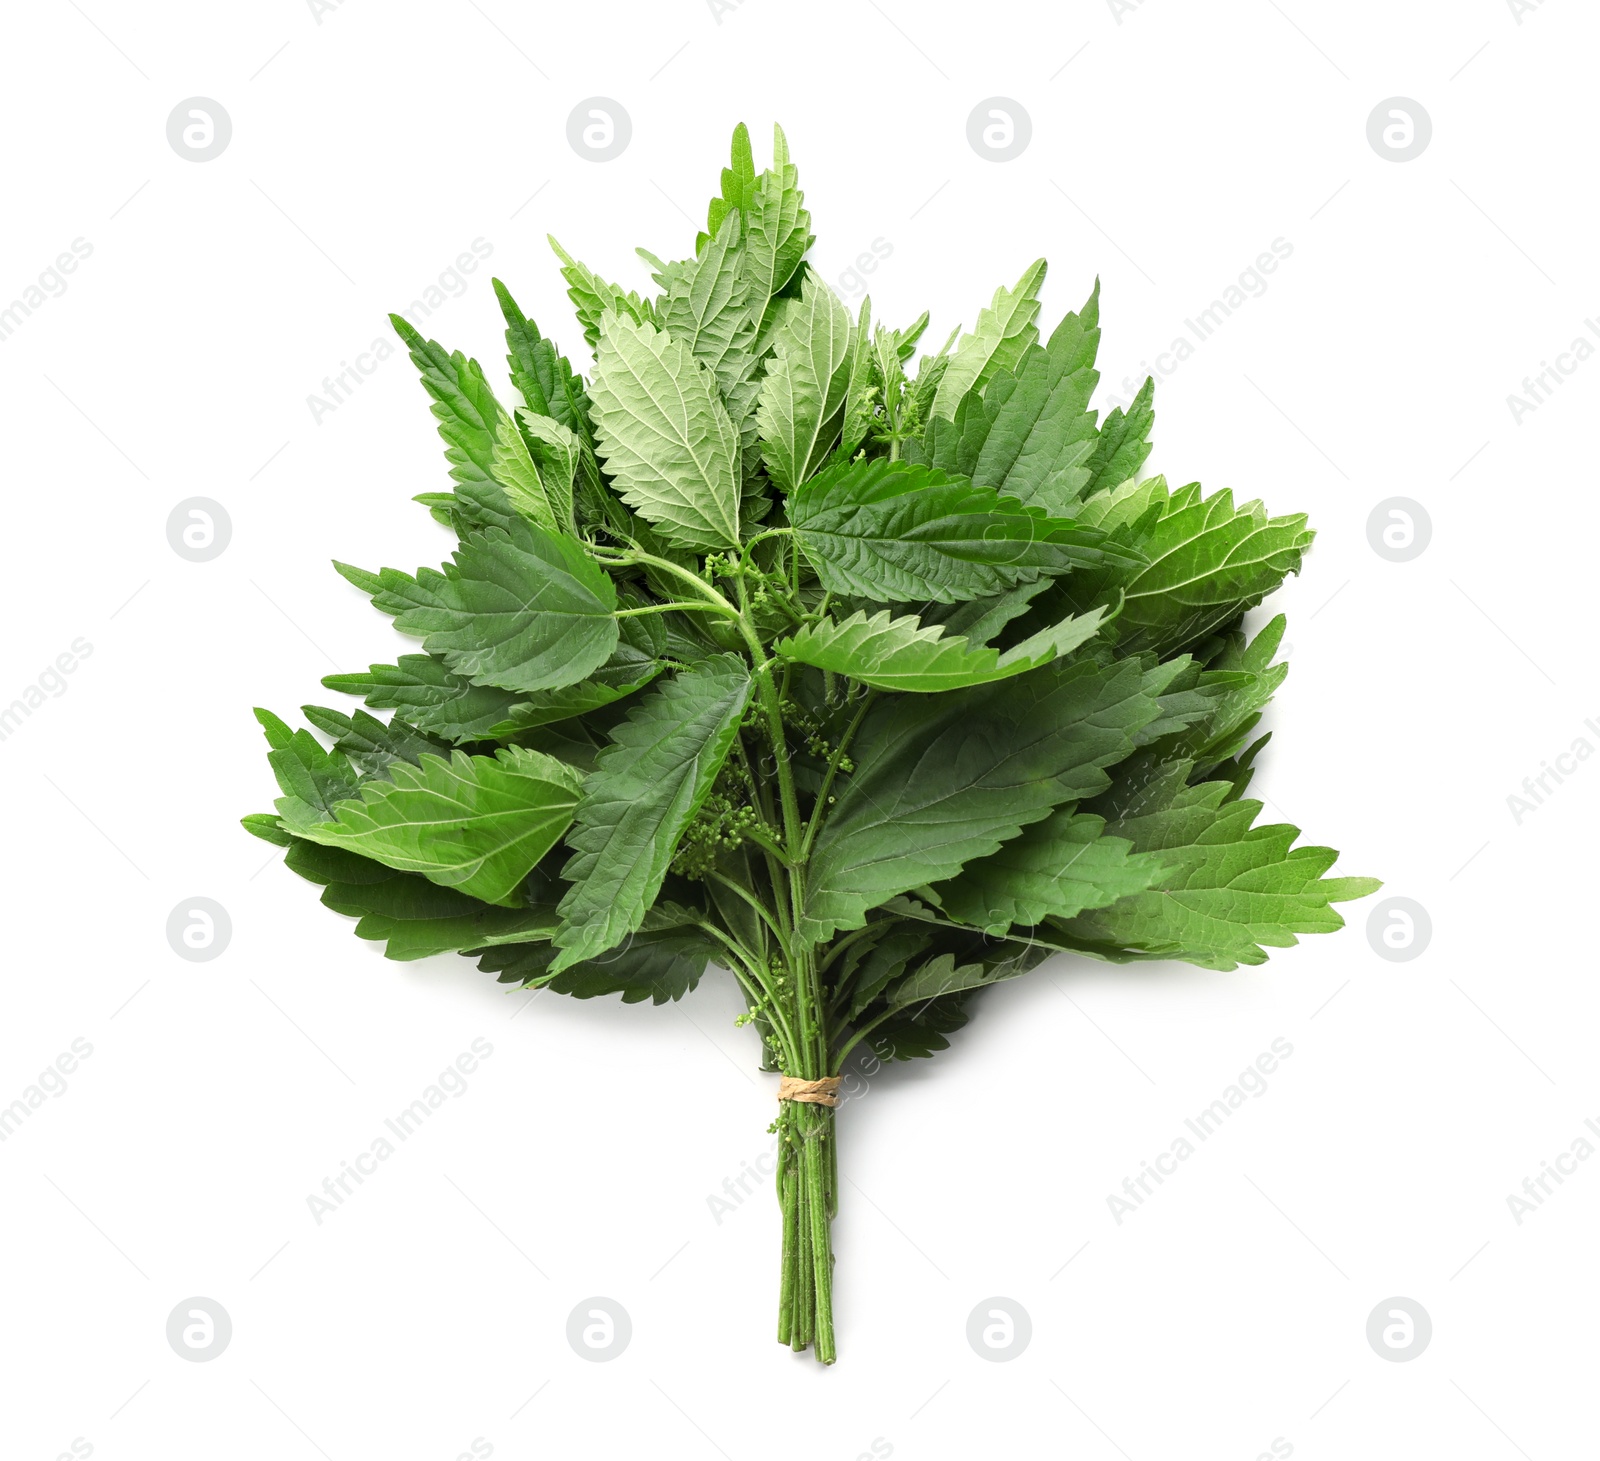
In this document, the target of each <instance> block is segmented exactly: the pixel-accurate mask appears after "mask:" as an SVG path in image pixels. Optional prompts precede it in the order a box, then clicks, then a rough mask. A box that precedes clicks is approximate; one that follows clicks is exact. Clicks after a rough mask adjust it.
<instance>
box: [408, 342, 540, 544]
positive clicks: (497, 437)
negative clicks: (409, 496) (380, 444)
mask: <svg viewBox="0 0 1600 1461" xmlns="http://www.w3.org/2000/svg"><path fill="white" fill-rule="evenodd" d="M389 320H390V322H392V323H394V326H395V333H397V334H398V336H400V339H403V341H405V344H406V349H408V350H410V354H411V362H413V363H414V365H416V368H418V370H419V371H421V374H422V386H424V387H426V389H427V394H429V395H430V397H432V398H434V406H432V410H434V416H435V418H437V419H438V434H440V437H443V440H445V459H446V461H448V462H450V475H451V477H453V478H454V480H456V483H458V485H459V486H461V488H474V486H478V485H482V483H496V485H499V486H501V488H502V490H504V491H506V493H507V496H510V499H512V504H514V506H515V507H517V510H520V512H523V514H526V515H528V517H530V518H531V520H533V522H538V523H541V526H546V528H550V530H554V528H555V526H557V523H555V518H554V517H552V514H550V507H549V502H547V501H546V498H544V488H542V486H541V485H539V474H538V472H536V470H534V466H533V462H531V461H530V458H528V448H526V445H523V440H522V437H520V435H518V432H517V426H515V422H514V421H512V419H510V416H509V414H507V413H506V411H504V408H502V406H501V403H499V402H498V400H494V392H493V390H490V386H488V381H485V379H483V368H482V366H480V365H478V362H477V360H469V358H467V357H466V355H462V354H461V350H456V352H450V350H446V349H445V347H443V346H442V344H438V341H434V339H424V338H422V336H421V334H419V333H418V331H416V330H414V328H413V326H411V323H410V322H408V320H406V318H405V317H403V315H390V317H389Z"/></svg>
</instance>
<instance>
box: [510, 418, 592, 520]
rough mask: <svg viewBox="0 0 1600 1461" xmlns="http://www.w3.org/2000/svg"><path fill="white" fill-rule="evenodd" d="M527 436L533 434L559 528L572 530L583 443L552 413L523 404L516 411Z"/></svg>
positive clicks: (537, 462) (542, 482)
mask: <svg viewBox="0 0 1600 1461" xmlns="http://www.w3.org/2000/svg"><path fill="white" fill-rule="evenodd" d="M517 419H518V420H519V421H520V422H521V423H522V432H523V435H524V437H527V438H531V439H532V440H533V442H534V443H535V446H534V448H533V453H534V458H533V459H534V463H535V465H536V467H537V470H538V476H539V482H540V486H541V487H542V488H543V490H544V493H545V496H546V499H547V500H548V502H549V504H550V508H551V510H552V512H553V513H554V515H555V521H556V531H559V532H564V533H569V534H570V533H571V531H572V483H573V479H574V477H576V475H577V472H578V466H579V464H580V463H581V462H582V460H583V454H584V446H583V443H582V441H580V440H579V438H578V437H577V436H575V435H574V434H573V433H572V432H571V431H569V430H568V429H567V428H566V427H565V426H563V425H562V424H561V423H560V422H559V421H557V420H556V419H555V417H553V416H540V415H537V414H535V413H534V412H533V411H530V410H528V409H527V408H526V407H524V408H523V409H522V410H520V411H519V412H518V413H517Z"/></svg>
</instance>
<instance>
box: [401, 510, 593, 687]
mask: <svg viewBox="0 0 1600 1461" xmlns="http://www.w3.org/2000/svg"><path fill="white" fill-rule="evenodd" d="M454 559H455V571H454V573H453V574H451V575H449V576H448V577H446V578H444V579H442V580H441V581H440V582H438V583H437V584H435V585H432V586H431V587H432V589H433V593H434V597H435V599H436V602H433V603H427V604H419V605H416V606H414V607H411V608H407V609H406V610H404V612H402V613H401V614H399V615H398V616H397V617H396V619H395V628H396V629H398V630H399V631H400V632H401V633H402V634H416V635H420V636H421V637H422V640H423V643H424V645H425V646H426V647H427V648H428V649H429V650H430V651H431V652H433V653H435V654H438V655H440V656H441V657H442V658H443V659H444V661H445V663H446V664H447V665H448V666H449V667H450V668H451V669H452V670H454V671H455V672H456V673H457V674H459V675H464V676H466V677H467V678H469V679H471V680H473V681H475V682H477V683H480V684H486V685H497V686H499V687H500V688H501V689H505V690H523V691H527V690H549V689H555V688H557V687H559V686H562V685H571V684H574V683H576V682H577V681H579V680H581V679H583V678H585V677H586V676H587V675H589V674H590V673H591V672H592V671H594V670H596V669H598V668H599V667H600V666H601V665H602V664H604V663H605V662H606V660H607V659H608V658H609V657H610V655H611V652H612V651H613V650H614V649H615V648H616V645H617V620H616V607H617V591H616V587H615V585H614V584H613V583H612V581H611V578H610V576H609V575H608V574H607V573H606V572H605V571H604V570H603V569H602V568H601V567H600V566H599V565H598V564H597V563H595V561H594V560H593V559H592V558H590V557H589V555H588V552H587V551H586V549H585V548H584V546H583V544H582V543H580V542H578V541H577V540H576V539H574V538H567V537H557V536H556V535H554V534H551V533H545V532H541V531H539V529H537V528H534V527H531V526H530V527H525V528H523V529H522V530H521V531H520V532H519V533H518V534H517V537H516V538H515V540H514V539H513V538H512V537H510V536H508V535H507V534H505V533H503V532H499V531H490V532H486V533H481V534H476V535H474V536H473V537H470V538H468V539H467V541H466V542H465V543H463V544H462V545H461V547H460V548H458V549H457V550H456V552H455V554H454Z"/></svg>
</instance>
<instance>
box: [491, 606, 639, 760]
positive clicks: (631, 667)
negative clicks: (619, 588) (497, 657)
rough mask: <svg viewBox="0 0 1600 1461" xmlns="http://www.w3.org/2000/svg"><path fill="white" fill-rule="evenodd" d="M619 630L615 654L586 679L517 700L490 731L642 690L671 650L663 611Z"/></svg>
mask: <svg viewBox="0 0 1600 1461" xmlns="http://www.w3.org/2000/svg"><path fill="white" fill-rule="evenodd" d="M621 631H622V632H621V637H620V638H619V639H618V641H617V647H616V648H615V649H614V650H612V651H611V658H610V659H608V660H607V661H606V662H605V663H604V664H603V665H601V666H600V668H599V669H597V670H596V671H595V672H594V673H593V674H592V675H590V676H589V677H588V679H585V680H579V681H578V682H577V683H576V684H573V685H563V686H562V687H561V688H559V689H556V690H541V691H539V692H537V693H536V694H533V695H530V696H528V697H527V698H526V699H524V700H519V701H518V702H517V704H515V705H513V706H512V707H511V708H510V709H509V710H508V711H507V712H506V715H505V718H504V719H503V720H502V721H500V723H499V724H498V725H496V726H495V727H494V728H493V730H492V731H491V734H492V735H493V736H495V737H496V738H497V739H505V738H507V737H510V736H514V735H520V734H521V733H522V732H523V731H525V730H530V729H532V728H533V727H535V726H541V725H550V724H553V723H554V722H556V721H562V720H570V719H571V718H572V717H573V716H577V715H587V714H589V712H590V711H594V710H599V709H601V708H602V707H604V706H607V705H611V704H614V703H615V702H616V701H618V700H621V699H623V698H625V697H626V696H629V695H632V694H634V693H635V692H636V691H638V690H642V689H643V688H644V687H645V686H646V685H648V684H649V683H650V682H651V681H652V680H653V679H655V677H656V676H657V675H659V674H660V673H661V671H662V670H663V669H664V668H665V665H664V664H663V662H662V659H661V656H662V655H664V654H665V653H666V652H667V635H666V631H665V629H664V628H663V626H662V624H661V617H660V616H659V615H647V616H640V617H636V618H632V619H623V620H622V621H621Z"/></svg>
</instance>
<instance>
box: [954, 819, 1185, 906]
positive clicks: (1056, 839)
mask: <svg viewBox="0 0 1600 1461" xmlns="http://www.w3.org/2000/svg"><path fill="white" fill-rule="evenodd" d="M1105 825H1106V824H1105V818H1103V817H1096V816H1094V815H1092V814H1090V813H1088V812H1077V813H1074V812H1073V810H1072V808H1071V807H1063V808H1061V809H1059V810H1058V811H1056V812H1054V813H1052V814H1051V815H1050V816H1048V817H1046V818H1045V819H1044V821H1042V822H1035V823H1034V824H1033V825H1032V826H1031V827H1025V828H1023V830H1022V835H1021V836H1020V837H1013V838H1012V839H1011V841H1009V842H1007V843H1006V844H1005V846H1003V847H1002V848H1001V849H1000V850H999V851H998V852H997V853H995V854H994V856H992V857H985V858H980V859H978V860H977V861H976V862H969V863H968V864H967V865H966V867H965V868H963V869H962V871H961V876H960V877H958V878H956V879H955V880H954V881H953V882H948V883H940V884H939V885H938V886H937V887H936V888H934V889H933V890H932V892H933V894H934V895H935V897H936V900H937V902H938V904H939V906H940V907H941V908H943V909H944V911H945V912H946V913H947V914H949V915H950V917H951V918H954V919H955V920H956V921H957V922H959V923H970V924H972V925H973V926H975V927H977V928H981V929H984V930H985V931H986V932H988V933H990V934H994V935H996V936H1000V935H1003V934H1005V933H1006V932H1007V931H1009V930H1010V929H1011V928H1012V927H1013V926H1015V927H1019V928H1031V927H1032V926H1033V925H1034V924H1038V923H1043V922H1044V920H1045V919H1046V918H1075V917H1076V916H1077V915H1078V914H1080V913H1082V912H1083V911H1084V910H1085V909H1086V908H1103V907H1105V906H1106V905H1107V904H1108V903H1115V902H1116V901H1117V900H1118V899H1119V898H1124V897H1128V896H1130V895H1131V894H1135V893H1142V892H1143V891H1144V890H1145V889H1146V888H1148V887H1149V886H1150V884H1151V883H1152V882H1154V881H1155V879H1156V878H1157V877H1158V876H1160V874H1161V872H1162V863H1161V860H1160V859H1159V858H1157V857H1155V856H1152V855H1148V854H1138V853H1134V851H1133V844H1132V843H1131V842H1129V841H1128V840H1127V839H1126V838H1123V837H1110V836H1105V835H1103V834H1104V832H1105Z"/></svg>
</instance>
